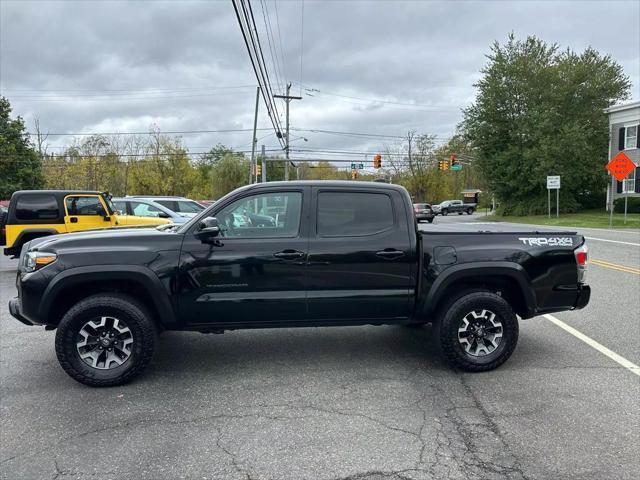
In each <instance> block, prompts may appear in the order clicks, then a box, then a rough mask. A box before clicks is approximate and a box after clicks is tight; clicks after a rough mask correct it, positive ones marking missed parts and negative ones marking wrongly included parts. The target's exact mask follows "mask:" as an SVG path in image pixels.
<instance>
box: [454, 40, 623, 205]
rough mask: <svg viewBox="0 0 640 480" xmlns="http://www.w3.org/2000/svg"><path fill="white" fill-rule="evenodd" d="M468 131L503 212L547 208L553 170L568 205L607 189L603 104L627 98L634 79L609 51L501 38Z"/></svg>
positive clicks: (467, 117) (469, 114)
mask: <svg viewBox="0 0 640 480" xmlns="http://www.w3.org/2000/svg"><path fill="white" fill-rule="evenodd" d="M487 58H488V64H487V65H486V66H485V67H484V68H483V69H482V71H481V73H482V78H481V79H480V80H479V82H478V83H477V84H475V87H476V88H477V90H478V91H477V96H476V100H475V102H474V104H473V105H471V106H470V107H469V108H467V109H466V110H465V111H464V120H463V122H462V124H461V129H462V131H463V132H464V135H465V138H466V139H467V140H468V141H469V142H470V143H471V144H472V145H473V147H474V148H475V149H476V151H477V156H478V161H477V164H478V167H479V168H480V171H481V174H482V176H483V178H484V181H485V183H486V185H487V186H488V188H489V189H490V190H491V191H492V192H494V193H495V195H496V197H497V199H498V201H499V203H500V210H499V212H500V213H502V214H515V215H527V214H535V213H544V212H545V211H546V198H547V193H546V176H547V175H561V176H562V190H561V191H560V195H561V205H562V208H563V210H565V211H575V210H577V209H578V208H581V207H583V206H590V205H591V203H592V202H593V201H594V198H596V197H598V196H599V195H600V194H601V192H603V191H604V189H605V188H606V174H605V170H604V163H605V161H606V156H607V140H608V126H607V117H606V114H605V113H604V109H605V108H606V107H608V106H610V105H611V104H613V103H615V102H616V101H619V100H623V99H625V98H628V96H629V89H630V81H629V78H628V77H627V76H626V75H624V73H623V71H622V68H621V66H620V65H619V64H618V63H616V62H615V61H614V60H613V59H612V58H611V57H610V56H608V55H605V56H603V55H600V54H599V53H598V52H596V51H595V50H593V49H591V48H588V49H587V50H585V51H584V52H583V53H580V54H578V53H575V52H573V51H571V50H565V51H560V50H559V48H558V46H557V45H555V44H551V45H550V44H547V43H545V42H544V41H542V40H540V39H538V38H536V37H528V38H527V39H526V40H523V41H521V40H517V39H516V38H515V35H513V34H511V35H509V38H508V40H507V43H506V44H504V45H501V44H499V43H498V42H495V43H494V44H493V45H492V47H491V52H490V54H489V55H488V56H487Z"/></svg>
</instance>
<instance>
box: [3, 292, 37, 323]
mask: <svg viewBox="0 0 640 480" xmlns="http://www.w3.org/2000/svg"><path fill="white" fill-rule="evenodd" d="M9 313H10V314H11V316H12V317H13V318H15V319H17V320H19V321H21V322H22V323H24V324H25V325H29V326H30V327H31V326H33V325H35V324H34V323H33V322H31V320H29V319H28V318H27V317H25V316H24V315H23V314H22V308H21V305H20V298H19V297H15V298H12V299H11V300H9Z"/></svg>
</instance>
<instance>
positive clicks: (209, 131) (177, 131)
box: [27, 128, 271, 137]
mask: <svg viewBox="0 0 640 480" xmlns="http://www.w3.org/2000/svg"><path fill="white" fill-rule="evenodd" d="M257 130H271V129H270V128H258V129H257ZM251 131H253V129H252V128H227V129H223V130H174V131H166V132H164V131H159V132H66V133H50V132H46V133H43V132H42V135H49V136H52V137H59V136H69V137H75V136H78V137H80V136H92V135H103V136H109V135H113V136H118V135H156V134H160V135H183V134H200V133H233V132H251ZM27 134H28V135H37V132H27Z"/></svg>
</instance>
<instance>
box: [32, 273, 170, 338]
mask: <svg viewBox="0 0 640 480" xmlns="http://www.w3.org/2000/svg"><path fill="white" fill-rule="evenodd" d="M105 292H114V293H116V292H117V293H123V294H127V295H130V296H132V297H134V298H136V299H137V300H138V301H140V302H142V303H143V304H144V305H145V306H146V307H147V308H148V309H149V311H150V313H151V314H152V315H153V317H154V318H153V321H154V323H156V324H157V325H158V326H159V327H161V328H171V327H173V326H175V324H176V315H175V309H174V306H173V305H172V302H171V300H170V299H169V294H168V292H167V290H166V288H165V287H164V286H163V284H162V282H161V281H160V279H159V278H158V276H157V275H156V274H155V273H154V272H153V271H151V270H149V269H148V268H146V267H140V266H131V265H123V266H118V265H99V266H86V267H76V268H71V269H69V270H65V271H63V272H61V273H60V274H58V275H56V276H55V277H54V279H53V280H52V281H51V282H50V284H49V285H48V286H47V288H46V290H45V292H44V294H43V297H42V302H41V304H40V308H39V314H40V315H41V317H42V318H46V319H47V324H49V325H57V324H58V323H59V322H60V320H61V319H62V317H63V316H64V314H65V313H66V312H67V311H68V310H69V308H71V306H73V305H75V304H76V303H77V302H79V301H80V300H82V299H83V298H87V297H88V296H91V295H94V294H97V293H105Z"/></svg>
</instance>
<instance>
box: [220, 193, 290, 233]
mask: <svg viewBox="0 0 640 480" xmlns="http://www.w3.org/2000/svg"><path fill="white" fill-rule="evenodd" d="M301 210H302V193H300V192H277V193H276V192H274V193H264V194H261V195H252V196H249V197H244V198H242V199H240V200H236V201H235V202H233V203H232V204H230V205H227V206H226V207H224V208H223V209H222V210H220V212H218V213H217V214H216V218H217V219H218V222H219V223H220V227H221V229H220V230H221V232H220V235H221V236H223V237H227V238H234V237H238V238H277V237H295V236H297V235H298V231H299V229H300V213H301Z"/></svg>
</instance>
